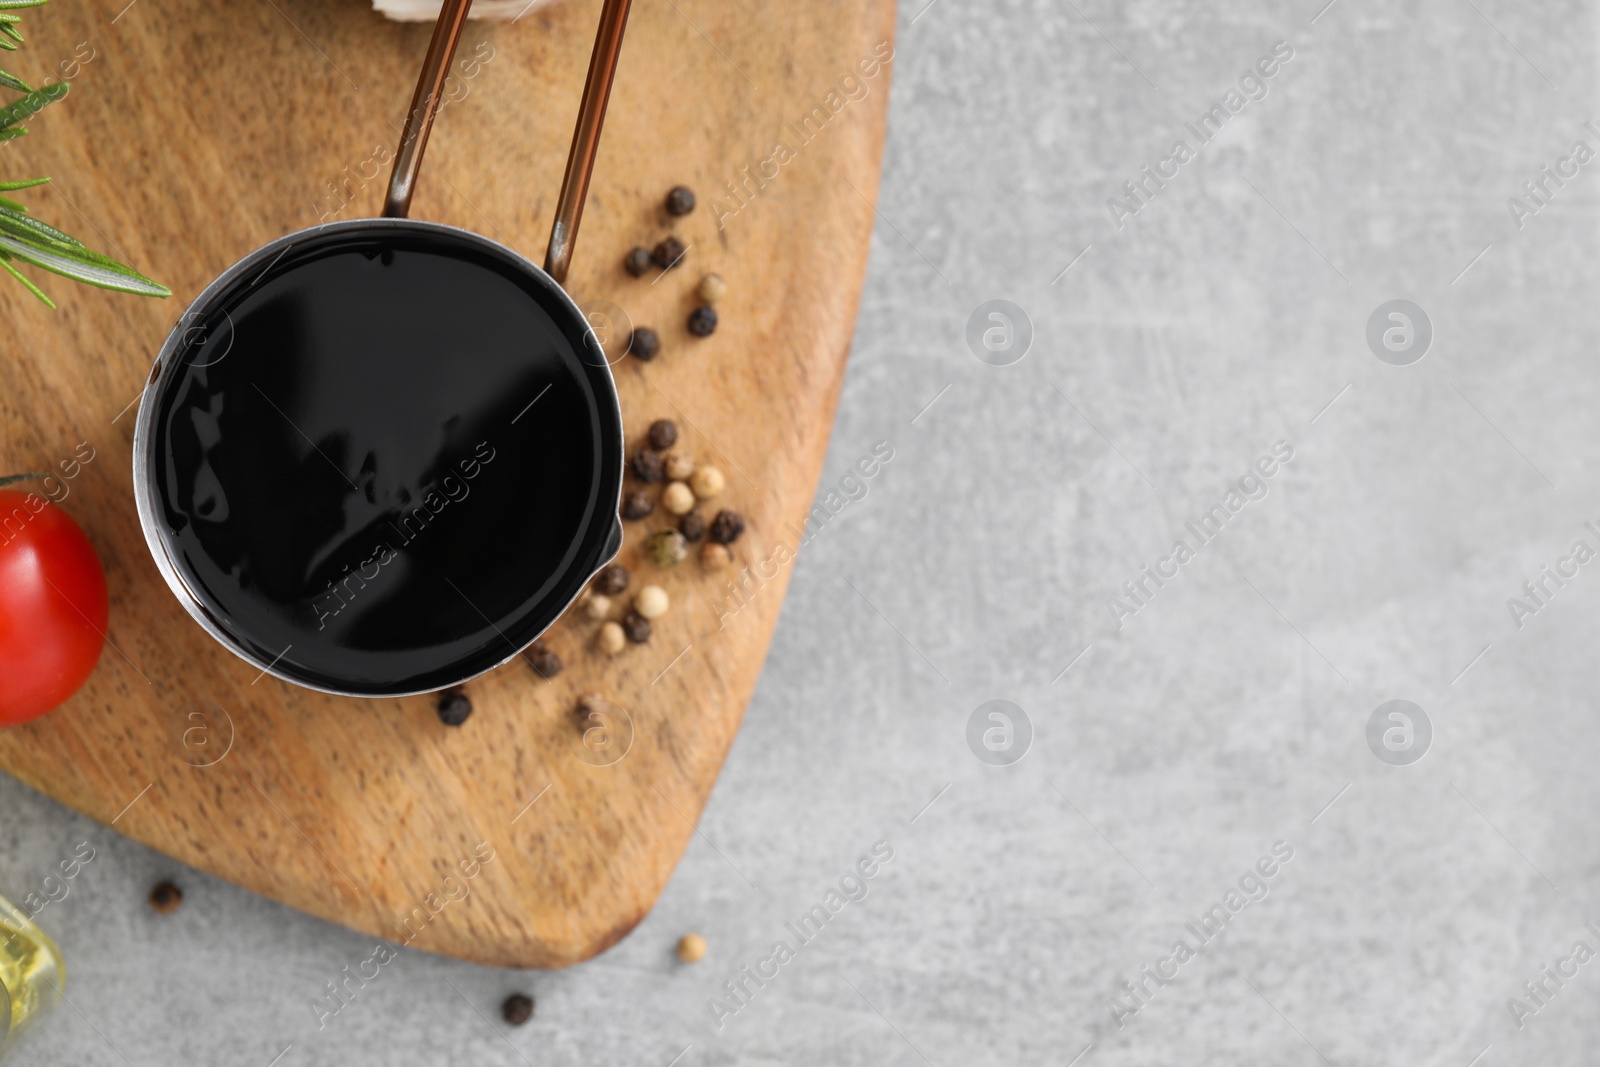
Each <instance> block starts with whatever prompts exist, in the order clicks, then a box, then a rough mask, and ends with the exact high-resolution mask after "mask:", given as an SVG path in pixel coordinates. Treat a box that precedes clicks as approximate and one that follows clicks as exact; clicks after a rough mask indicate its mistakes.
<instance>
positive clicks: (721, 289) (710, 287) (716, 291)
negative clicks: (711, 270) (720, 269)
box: [696, 274, 728, 304]
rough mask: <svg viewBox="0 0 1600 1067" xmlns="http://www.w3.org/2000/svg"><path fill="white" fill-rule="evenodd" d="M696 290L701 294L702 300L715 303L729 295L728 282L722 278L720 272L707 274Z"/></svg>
mask: <svg viewBox="0 0 1600 1067" xmlns="http://www.w3.org/2000/svg"><path fill="white" fill-rule="evenodd" d="M696 291H697V292H698V293H699V294H700V299H701V300H704V301H705V302H706V303H708V304H715V303H716V302H717V301H718V300H721V299H722V298H723V297H725V296H727V295H728V283H727V282H725V281H723V280H722V275H720V274H707V275H706V276H705V277H704V278H701V279H700V288H699V289H698V290H696Z"/></svg>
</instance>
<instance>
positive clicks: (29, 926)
mask: <svg viewBox="0 0 1600 1067" xmlns="http://www.w3.org/2000/svg"><path fill="white" fill-rule="evenodd" d="M66 977H67V972H66V965H65V963H63V962H62V959H61V950H60V949H59V948H57V947H56V943H55V942H54V941H52V940H50V935H49V934H46V933H45V932H44V931H43V930H41V929H39V927H38V926H36V925H34V922H33V920H32V919H29V918H28V917H27V915H25V914H24V913H23V912H22V911H21V909H19V908H17V907H15V906H14V905H12V904H11V903H10V902H9V901H7V900H6V899H5V898H4V897H0V1050H3V1049H4V1048H5V1047H6V1046H7V1045H9V1044H10V1043H11V1041H13V1040H15V1039H16V1037H17V1035H18V1034H19V1033H21V1032H22V1031H23V1030H24V1029H26V1028H27V1026H28V1024H29V1023H31V1022H33V1021H34V1020H35V1019H37V1018H38V1017H39V1016H41V1015H43V1014H44V1013H45V1012H47V1011H49V1010H50V1009H51V1008H53V1007H55V1006H56V1004H57V1002H59V1001H60V1000H61V989H62V986H63V985H64V984H65V982H66ZM8 1002H9V1003H8Z"/></svg>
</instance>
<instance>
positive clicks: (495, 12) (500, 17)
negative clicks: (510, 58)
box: [372, 0, 554, 22]
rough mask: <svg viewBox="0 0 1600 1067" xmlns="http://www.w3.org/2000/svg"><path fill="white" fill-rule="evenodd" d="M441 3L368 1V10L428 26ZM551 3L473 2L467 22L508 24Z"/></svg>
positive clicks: (533, 0)
mask: <svg viewBox="0 0 1600 1067" xmlns="http://www.w3.org/2000/svg"><path fill="white" fill-rule="evenodd" d="M442 2H443V0H372V9H373V10H374V11H377V12H378V13H379V14H381V15H383V16H384V17H385V18H389V19H393V20H394V21H396V22H432V21H433V20H434V19H436V18H438V17H439V8H440V7H441V6H442ZM553 2H554V0H475V2H474V3H473V5H472V11H471V12H470V13H469V14H468V16H467V17H468V18H474V19H487V20H489V21H492V22H512V21H515V20H516V19H519V18H521V17H522V16H523V15H526V14H529V13H530V12H533V11H536V10H538V9H539V8H541V7H544V6H545V5H546V4H550V3H553Z"/></svg>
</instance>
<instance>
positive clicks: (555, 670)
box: [523, 642, 562, 678]
mask: <svg viewBox="0 0 1600 1067" xmlns="http://www.w3.org/2000/svg"><path fill="white" fill-rule="evenodd" d="M523 656H524V657H525V658H526V659H527V661H528V666H530V667H532V668H533V669H534V670H535V671H536V672H538V675H539V677H541V678H554V677H555V676H556V675H558V674H560V673H561V667H562V663H561V657H560V656H558V655H556V654H555V653H554V652H552V651H550V650H549V649H548V648H546V647H545V646H544V645H543V644H541V643H537V642H535V643H534V644H533V645H530V646H529V648H528V650H527V651H526V652H524V653H523Z"/></svg>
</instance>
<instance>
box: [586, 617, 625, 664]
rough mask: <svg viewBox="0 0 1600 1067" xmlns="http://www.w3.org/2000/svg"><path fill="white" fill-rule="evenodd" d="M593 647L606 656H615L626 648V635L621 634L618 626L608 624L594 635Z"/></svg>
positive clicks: (611, 623)
mask: <svg viewBox="0 0 1600 1067" xmlns="http://www.w3.org/2000/svg"><path fill="white" fill-rule="evenodd" d="M594 645H595V647H596V648H598V649H599V650H600V651H601V652H604V653H605V654H606V655H608V656H615V655H616V654H617V653H618V652H621V651H622V650H623V649H624V648H626V647H627V646H628V635H627V634H625V633H623V632H622V627H621V626H620V625H619V624H617V623H614V622H608V623H606V624H605V625H604V626H602V627H600V632H599V633H598V634H596V635H595V638H594Z"/></svg>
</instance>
